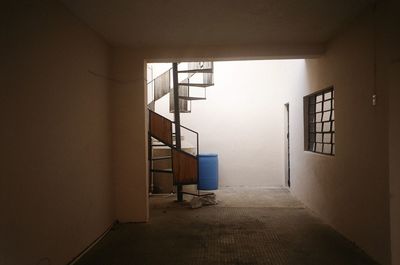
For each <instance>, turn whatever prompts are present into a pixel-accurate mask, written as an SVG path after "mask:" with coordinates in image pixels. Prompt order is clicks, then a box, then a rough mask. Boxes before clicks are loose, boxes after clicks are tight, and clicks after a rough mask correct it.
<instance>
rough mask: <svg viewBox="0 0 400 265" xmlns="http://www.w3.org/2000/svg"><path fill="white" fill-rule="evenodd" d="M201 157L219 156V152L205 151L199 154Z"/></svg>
mask: <svg viewBox="0 0 400 265" xmlns="http://www.w3.org/2000/svg"><path fill="white" fill-rule="evenodd" d="M199 156H201V157H215V156H218V154H213V153H205V154H199Z"/></svg>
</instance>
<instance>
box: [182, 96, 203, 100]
mask: <svg viewBox="0 0 400 265" xmlns="http://www.w3.org/2000/svg"><path fill="white" fill-rule="evenodd" d="M179 98H180V99H184V100H206V99H207V98H201V97H186V96H179Z"/></svg>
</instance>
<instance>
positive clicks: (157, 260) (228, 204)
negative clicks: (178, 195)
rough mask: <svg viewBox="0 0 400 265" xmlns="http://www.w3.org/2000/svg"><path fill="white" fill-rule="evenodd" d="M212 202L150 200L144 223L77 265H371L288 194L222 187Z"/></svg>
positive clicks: (110, 237)
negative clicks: (200, 204)
mask: <svg viewBox="0 0 400 265" xmlns="http://www.w3.org/2000/svg"><path fill="white" fill-rule="evenodd" d="M188 199H189V198H188ZM217 199H218V201H219V204H218V205H217V206H208V207H203V208H200V209H190V208H189V204H188V203H187V202H186V203H182V204H179V203H176V202H174V200H175V196H157V197H152V198H151V200H150V202H151V203H150V204H151V209H150V214H151V219H150V222H149V223H146V224H119V225H117V226H115V227H114V228H113V229H112V230H111V231H110V232H109V233H108V234H107V235H106V236H105V237H104V239H103V240H101V241H100V242H99V243H98V244H97V245H96V246H94V247H93V248H92V249H91V250H90V251H89V252H88V253H86V254H85V255H84V256H83V257H82V258H81V259H80V260H79V261H78V262H77V263H76V264H78V265H103V264H104V265H130V264H140V265H147V264H149V265H150V264H173V265H178V264H182V265H189V264H193V265H194V264H201V265H204V264H207V265H212V264H226V265H228V264H229V265H250V264H274V265H280V264H293V265H303V264H307V265H311V264H315V265H346V264H348V265H369V264H371V265H372V264H377V263H375V262H373V261H372V260H371V259H370V258H368V257H367V256H366V255H365V254H364V253H363V252H362V251H361V250H360V249H358V248H357V247H356V246H354V245H353V244H352V243H351V242H349V241H348V240H346V239H345V238H343V237H342V236H341V235H340V234H339V233H337V232H336V231H335V230H333V229H332V228H331V227H329V226H327V225H326V224H324V223H322V222H321V220H319V219H318V218H316V217H315V216H313V215H312V214H310V212H309V211H308V210H307V209H305V208H304V207H303V205H302V204H301V203H300V202H299V201H297V200H296V199H295V198H293V197H292V196H291V195H290V193H289V192H288V191H287V190H286V189H271V188H227V189H222V190H219V191H217Z"/></svg>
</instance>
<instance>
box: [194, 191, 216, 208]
mask: <svg viewBox="0 0 400 265" xmlns="http://www.w3.org/2000/svg"><path fill="white" fill-rule="evenodd" d="M216 204H217V197H216V195H215V194H214V193H212V194H207V195H203V196H194V197H193V198H192V200H191V201H190V207H191V208H192V209H197V208H201V207H203V206H209V205H216Z"/></svg>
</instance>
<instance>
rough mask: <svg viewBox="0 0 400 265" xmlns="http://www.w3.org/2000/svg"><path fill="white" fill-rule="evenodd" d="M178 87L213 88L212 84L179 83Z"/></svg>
mask: <svg viewBox="0 0 400 265" xmlns="http://www.w3.org/2000/svg"><path fill="white" fill-rule="evenodd" d="M178 85H180V86H196V87H209V86H213V85H214V84H200V83H189V84H188V83H179V84H178Z"/></svg>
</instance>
